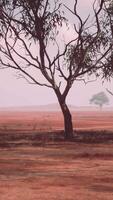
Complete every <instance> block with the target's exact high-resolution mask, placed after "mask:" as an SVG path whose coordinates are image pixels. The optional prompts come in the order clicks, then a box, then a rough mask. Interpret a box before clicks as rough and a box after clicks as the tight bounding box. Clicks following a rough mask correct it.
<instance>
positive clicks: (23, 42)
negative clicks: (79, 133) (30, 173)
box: [0, 0, 112, 139]
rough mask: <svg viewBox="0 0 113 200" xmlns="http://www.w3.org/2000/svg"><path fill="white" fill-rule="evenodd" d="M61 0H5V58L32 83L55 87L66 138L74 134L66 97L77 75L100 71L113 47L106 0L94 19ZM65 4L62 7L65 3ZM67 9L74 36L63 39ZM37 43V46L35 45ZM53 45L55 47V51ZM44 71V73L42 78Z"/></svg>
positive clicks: (1, 19)
mask: <svg viewBox="0 0 113 200" xmlns="http://www.w3.org/2000/svg"><path fill="white" fill-rule="evenodd" d="M77 5H78V1H77V0H75V1H74V6H73V7H74V9H73V10H71V9H70V8H69V7H67V6H63V5H62V4H61V2H60V0H53V1H52V0H0V39H1V40H0V64H1V68H11V69H14V70H16V71H18V72H19V75H20V76H21V77H23V78H25V79H26V80H27V81H28V82H29V83H31V84H36V85H39V86H46V87H48V88H51V89H52V90H53V91H54V92H55V94H56V96H57V99H58V102H59V104H60V107H61V110H62V113H63V116H64V134H65V138H67V139H70V138H72V136H73V125H72V117H71V113H70V111H69V109H68V106H67V104H66V97H67V95H68V93H69V90H70V88H71V87H72V85H73V83H74V81H77V80H79V81H80V80H84V79H85V77H87V76H90V75H91V74H96V75H99V74H100V69H102V68H103V66H104V62H105V61H106V62H107V58H108V55H109V53H110V50H111V48H112V46H111V43H107V45H106V40H105V35H103V32H102V30H101V28H102V26H101V23H100V19H101V11H102V12H104V9H103V7H104V0H99V1H98V0H97V6H96V1H94V4H93V5H92V8H93V13H94V18H93V21H92V20H91V19H90V16H88V17H87V18H86V19H82V17H81V16H80V14H79V12H78V9H77ZM62 8H63V9H62ZM64 8H65V12H66V10H67V11H68V12H70V13H72V15H73V17H75V20H74V23H73V30H74V31H75V38H74V39H73V40H70V41H69V42H68V43H64V44H62V45H61V41H60V42H58V40H57V38H58V35H59V32H60V30H61V29H62V26H63V25H64V23H65V24H66V25H67V24H68V23H69V20H68V19H67V18H66V17H65V15H64V14H63V13H64ZM34 49H35V51H34ZM50 49H54V51H53V54H52V52H51V51H50ZM40 77H41V79H40Z"/></svg>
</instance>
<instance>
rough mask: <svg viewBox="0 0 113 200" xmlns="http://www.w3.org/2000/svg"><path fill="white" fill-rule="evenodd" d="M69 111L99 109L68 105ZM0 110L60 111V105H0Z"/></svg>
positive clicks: (111, 109) (106, 109) (104, 108)
mask: <svg viewBox="0 0 113 200" xmlns="http://www.w3.org/2000/svg"><path fill="white" fill-rule="evenodd" d="M69 108H70V110H71V111H99V108H98V107H96V106H79V107H78V106H74V105H69ZM0 111H12V112H14V111H21V112H22V111H23V112H27V111H32V112H34V111H40V112H54V111H55V112H57V111H60V106H59V105H58V104H57V103H53V104H47V105H38V106H19V107H1V108H0ZM103 111H113V107H109V106H106V107H103Z"/></svg>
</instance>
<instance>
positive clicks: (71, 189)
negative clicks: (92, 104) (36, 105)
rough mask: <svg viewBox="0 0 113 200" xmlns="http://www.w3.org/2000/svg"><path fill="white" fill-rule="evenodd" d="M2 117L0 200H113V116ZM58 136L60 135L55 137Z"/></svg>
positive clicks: (108, 114) (50, 114) (0, 119)
mask: <svg viewBox="0 0 113 200" xmlns="http://www.w3.org/2000/svg"><path fill="white" fill-rule="evenodd" d="M73 122H74V127H75V126H76V128H77V133H78V135H77V136H76V137H75V140H73V141H72V142H67V141H65V140H64V139H63V135H62V134H63V133H62V131H59V130H60V129H62V127H63V120H62V116H61V114H60V113H54V112H53V113H47V112H46V113H38V112H31V113H27V112H26V113H25V112H24V113H21V112H19V113H16V112H14V113H7V112H1V114H0V200H113V112H104V111H103V112H76V113H73ZM53 130H57V131H53Z"/></svg>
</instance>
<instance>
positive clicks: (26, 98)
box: [0, 0, 113, 107]
mask: <svg viewBox="0 0 113 200" xmlns="http://www.w3.org/2000/svg"><path fill="white" fill-rule="evenodd" d="M66 2H67V3H68V4H67V5H68V6H69V1H66ZM70 2H73V1H72V0H71V1H70ZM80 2H81V4H80V5H81V9H82V12H84V15H86V14H87V13H88V10H89V8H90V4H89V3H90V2H92V0H85V1H81V0H80ZM70 6H71V5H70ZM64 31H65V30H64ZM72 37H73V36H72V35H71V31H67V33H66V35H65V38H72ZM106 88H108V89H110V90H112V91H113V81H112V82H111V83H107V82H105V83H104V84H103V85H102V83H101V81H99V80H98V81H95V82H91V83H88V84H87V85H85V84H84V83H83V82H76V83H75V84H74V85H73V87H72V89H71V90H70V93H69V95H68V98H67V102H68V103H69V104H73V105H77V106H81V105H88V104H89V99H90V98H91V97H92V95H93V94H96V93H98V92H101V91H104V92H106ZM106 94H107V95H108V97H109V100H110V105H112V106H113V97H112V96H110V95H109V94H108V93H107V92H106ZM55 102H57V98H56V96H55V94H54V92H53V90H52V89H48V88H46V87H40V86H37V85H30V84H28V83H27V82H26V80H24V79H17V77H16V72H15V71H13V70H11V69H10V70H9V69H8V70H0V107H7V106H22V105H40V104H49V103H55Z"/></svg>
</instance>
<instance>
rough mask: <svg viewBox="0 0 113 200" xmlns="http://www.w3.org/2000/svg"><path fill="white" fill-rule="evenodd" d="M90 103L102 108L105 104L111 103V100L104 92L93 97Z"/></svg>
mask: <svg viewBox="0 0 113 200" xmlns="http://www.w3.org/2000/svg"><path fill="white" fill-rule="evenodd" d="M90 103H91V104H92V103H93V104H95V105H99V106H100V107H102V106H103V105H104V104H108V103H109V99H108V97H107V96H106V94H105V93H104V92H99V93H97V94H94V95H93V96H92V98H91V99H90Z"/></svg>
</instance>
